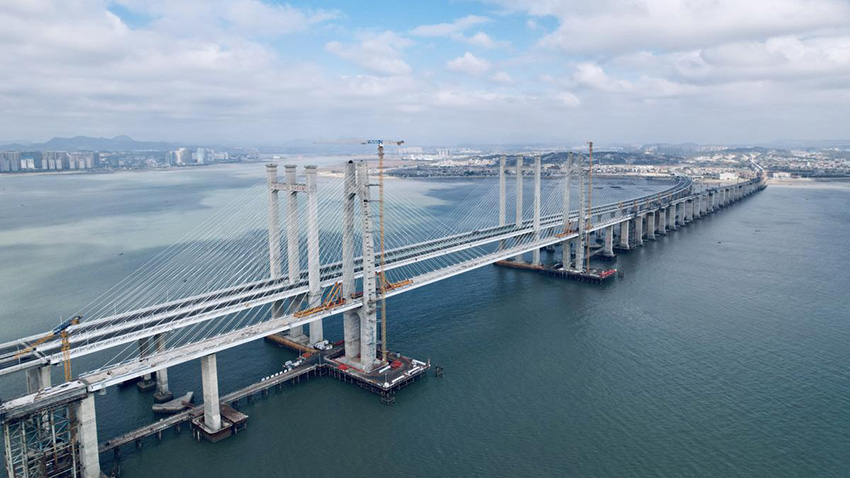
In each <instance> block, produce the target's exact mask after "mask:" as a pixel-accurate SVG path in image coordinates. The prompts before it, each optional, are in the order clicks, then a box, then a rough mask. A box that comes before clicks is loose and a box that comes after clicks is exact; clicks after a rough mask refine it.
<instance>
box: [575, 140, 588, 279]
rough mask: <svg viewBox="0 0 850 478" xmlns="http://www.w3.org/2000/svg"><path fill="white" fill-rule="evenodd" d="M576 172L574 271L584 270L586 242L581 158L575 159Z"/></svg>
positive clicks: (585, 205)
mask: <svg viewBox="0 0 850 478" xmlns="http://www.w3.org/2000/svg"><path fill="white" fill-rule="evenodd" d="M575 166H576V172H577V173H578V237H576V239H575V248H576V260H575V270H577V271H583V270H584V266H585V263H584V253H585V250H584V247H585V246H584V244H585V241H587V237H585V229H586V228H587V215H586V213H585V208H586V207H587V204H585V199H584V198H585V191H584V167H583V166H582V164H581V156H579V157H578V158H577V159H576V163H575Z"/></svg>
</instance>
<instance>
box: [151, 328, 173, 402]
mask: <svg viewBox="0 0 850 478" xmlns="http://www.w3.org/2000/svg"><path fill="white" fill-rule="evenodd" d="M165 337H166V335H165V334H157V335H155V336H154V340H155V341H156V350H157V352H162V351H164V350H165ZM172 398H174V394H173V393H171V390H169V389H168V369H167V368H162V369H159V370H157V371H156V392H154V394H153V399H154V401H155V402H157V403H163V402H167V401H169V400H171V399H172Z"/></svg>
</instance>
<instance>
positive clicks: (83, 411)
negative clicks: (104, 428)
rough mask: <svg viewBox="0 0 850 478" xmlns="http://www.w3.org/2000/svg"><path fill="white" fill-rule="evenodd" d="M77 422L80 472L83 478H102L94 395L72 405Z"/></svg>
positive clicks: (89, 395)
mask: <svg viewBox="0 0 850 478" xmlns="http://www.w3.org/2000/svg"><path fill="white" fill-rule="evenodd" d="M71 406H72V407H73V409H74V417H75V419H76V421H77V449H78V450H79V454H80V471H81V475H82V477H83V478H100V454H99V453H98V449H97V448H98V443H97V417H96V415H95V406H94V395H93V394H91V393H90V394H88V395H86V398H84V399H82V400H80V401H79V402H76V403H74V404H73V405H71Z"/></svg>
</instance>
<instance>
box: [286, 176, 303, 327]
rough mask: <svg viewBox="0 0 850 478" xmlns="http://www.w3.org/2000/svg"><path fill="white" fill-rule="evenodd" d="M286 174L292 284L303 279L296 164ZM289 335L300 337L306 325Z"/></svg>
mask: <svg viewBox="0 0 850 478" xmlns="http://www.w3.org/2000/svg"><path fill="white" fill-rule="evenodd" d="M283 168H284V170H285V174H286V179H285V180H286V186H287V188H288V189H289V191H288V192H287V194H286V262H287V268H288V278H289V283H290V284H296V283H298V282H300V281H301V251H300V249H299V247H298V196H297V194H298V193H297V192H296V191H295V174H296V168H295V165H294V164H287V165H285V166H284V167H283ZM289 336H290V337H291V338H293V339H300V338H302V337H303V336H304V327H302V326H300V325H299V326H297V327H293V328H291V329H290V330H289Z"/></svg>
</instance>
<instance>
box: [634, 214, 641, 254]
mask: <svg viewBox="0 0 850 478" xmlns="http://www.w3.org/2000/svg"><path fill="white" fill-rule="evenodd" d="M635 245H636V246H642V245H643V215H642V214H639V215H637V216H635Z"/></svg>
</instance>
